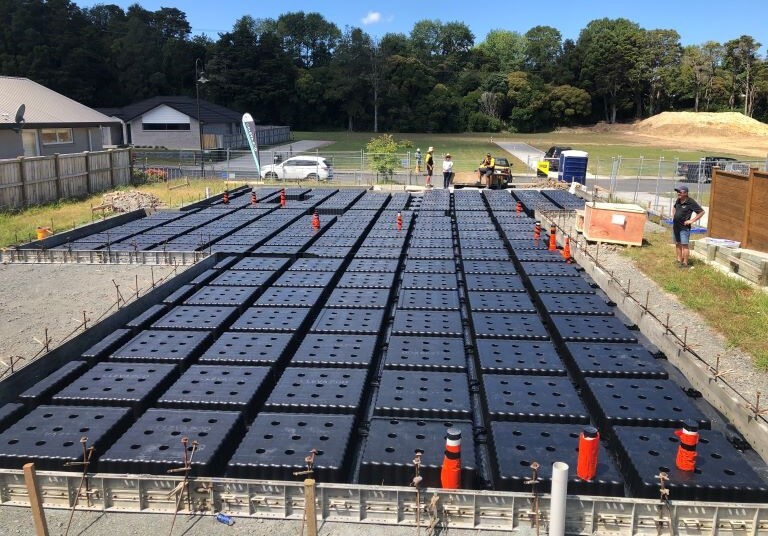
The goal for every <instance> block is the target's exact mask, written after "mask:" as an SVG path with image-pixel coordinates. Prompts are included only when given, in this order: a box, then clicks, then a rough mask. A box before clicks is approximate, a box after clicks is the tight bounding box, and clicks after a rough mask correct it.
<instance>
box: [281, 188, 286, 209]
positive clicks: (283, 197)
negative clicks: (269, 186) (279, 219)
mask: <svg viewBox="0 0 768 536" xmlns="http://www.w3.org/2000/svg"><path fill="white" fill-rule="evenodd" d="M280 208H285V188H280Z"/></svg>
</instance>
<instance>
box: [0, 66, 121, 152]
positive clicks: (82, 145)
mask: <svg viewBox="0 0 768 536" xmlns="http://www.w3.org/2000/svg"><path fill="white" fill-rule="evenodd" d="M17 119H19V121H17ZM119 125H120V121H119V120H117V119H115V118H112V117H109V116H107V115H104V114H102V113H101V112H98V111H96V110H94V109H92V108H88V107H87V106H84V105H82V104H80V103H79V102H76V101H74V100H72V99H70V98H68V97H65V96H64V95H61V94H60V93H56V92H55V91H53V90H51V89H48V88H47V87H45V86H42V85H40V84H38V83H37V82H33V81H32V80H29V79H28V78H18V77H13V76H0V159H9V158H17V157H19V156H49V155H53V154H57V153H58V154H65V153H79V152H82V151H100V150H102V149H103V148H104V141H103V140H104V136H105V135H108V133H109V129H110V127H115V126H119Z"/></svg>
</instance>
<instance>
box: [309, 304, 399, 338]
mask: <svg viewBox="0 0 768 536" xmlns="http://www.w3.org/2000/svg"><path fill="white" fill-rule="evenodd" d="M384 312H385V311H384V309H363V308H341V307H336V308H323V309H321V310H320V313H319V314H318V315H317V319H316V320H315V322H314V324H312V328H311V329H310V331H312V332H315V333H351V334H371V335H376V334H378V333H379V331H381V326H382V325H383V323H384Z"/></svg>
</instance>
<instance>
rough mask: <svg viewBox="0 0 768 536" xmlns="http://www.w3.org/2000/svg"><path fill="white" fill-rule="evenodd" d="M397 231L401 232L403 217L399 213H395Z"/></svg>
mask: <svg viewBox="0 0 768 536" xmlns="http://www.w3.org/2000/svg"><path fill="white" fill-rule="evenodd" d="M397 230H398V231H402V230H403V215H402V214H401V213H399V212H398V213H397Z"/></svg>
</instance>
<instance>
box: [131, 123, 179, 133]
mask: <svg viewBox="0 0 768 536" xmlns="http://www.w3.org/2000/svg"><path fill="white" fill-rule="evenodd" d="M141 128H142V129H143V130H144V131H153V132H166V131H168V130H186V131H189V130H190V128H189V123H142V124H141Z"/></svg>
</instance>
